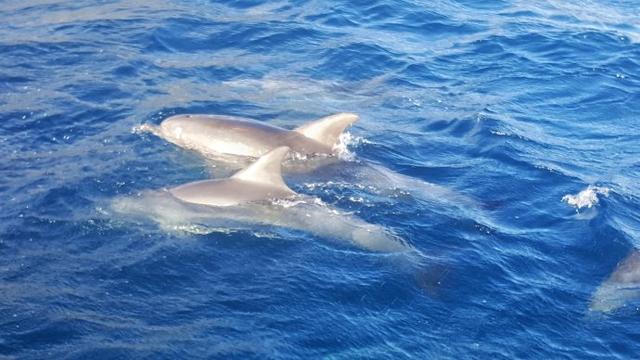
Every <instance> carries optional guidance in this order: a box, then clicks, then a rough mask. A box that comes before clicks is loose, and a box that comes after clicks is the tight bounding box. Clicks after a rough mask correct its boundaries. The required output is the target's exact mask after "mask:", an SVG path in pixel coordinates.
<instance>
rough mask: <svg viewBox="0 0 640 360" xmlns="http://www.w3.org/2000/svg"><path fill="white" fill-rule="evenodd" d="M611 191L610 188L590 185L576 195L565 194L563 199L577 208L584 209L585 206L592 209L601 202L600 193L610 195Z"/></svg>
mask: <svg viewBox="0 0 640 360" xmlns="http://www.w3.org/2000/svg"><path fill="white" fill-rule="evenodd" d="M609 191H610V189H609V188H606V187H600V186H593V185H589V187H587V188H586V189H584V190H582V191H580V192H579V193H577V194H575V195H571V194H567V195H565V196H563V197H562V201H564V202H566V203H567V204H569V205H571V206H573V207H575V208H576V209H582V208H584V207H586V208H588V209H590V208H592V207H594V206H596V205H597V204H598V202H600V199H599V198H598V195H604V196H605V197H606V196H609Z"/></svg>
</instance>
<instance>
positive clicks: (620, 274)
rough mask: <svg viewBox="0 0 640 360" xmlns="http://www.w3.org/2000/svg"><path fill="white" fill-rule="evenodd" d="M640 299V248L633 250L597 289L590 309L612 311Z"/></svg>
mask: <svg viewBox="0 0 640 360" xmlns="http://www.w3.org/2000/svg"><path fill="white" fill-rule="evenodd" d="M637 300H640V250H632V251H631V253H630V254H629V255H628V256H627V257H626V258H625V259H624V260H622V261H621V262H620V263H619V264H618V266H616V268H615V270H614V271H613V273H611V275H610V276H609V277H608V278H607V280H605V281H604V282H603V283H602V284H601V285H600V286H599V287H598V289H597V290H596V292H595V294H594V295H593V297H592V299H591V304H590V305H589V310H591V311H600V312H611V311H614V310H616V309H618V308H621V307H623V306H625V305H626V304H627V303H628V302H629V301H637Z"/></svg>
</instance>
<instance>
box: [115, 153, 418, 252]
mask: <svg viewBox="0 0 640 360" xmlns="http://www.w3.org/2000/svg"><path fill="white" fill-rule="evenodd" d="M288 151H289V149H288V148H287V147H278V148H276V149H274V150H272V151H270V152H268V153H267V154H265V155H263V156H262V157H260V158H259V159H258V160H257V161H256V162H254V163H253V164H252V165H250V166H249V167H247V168H245V169H243V170H241V171H239V172H238V173H236V174H235V175H233V176H231V177H230V178H224V179H215V180H205V181H197V182H192V183H188V184H184V185H180V186H176V187H173V188H170V189H168V190H165V191H149V192H145V193H143V194H141V195H140V196H138V197H135V198H120V199H116V201H114V203H113V209H114V210H115V211H117V212H119V213H123V214H126V215H141V216H148V217H151V218H152V219H154V220H155V221H157V222H158V223H159V224H160V225H161V226H163V227H164V228H169V229H180V230H187V231H189V230H193V231H194V232H200V233H202V232H210V231H209V229H219V228H225V229H250V230H254V229H255V226H249V227H248V226H247V225H266V226H269V225H275V226H281V227H286V228H292V229H298V230H303V231H308V232H310V233H313V234H315V235H319V236H321V237H325V238H329V239H337V240H343V241H348V242H351V243H353V244H355V245H357V246H359V247H362V248H365V249H368V250H373V251H383V252H405V253H411V254H413V255H411V256H413V257H416V255H417V254H418V252H417V250H415V249H414V248H413V247H411V246H409V245H408V244H407V243H406V242H405V241H403V240H402V239H401V238H399V237H398V236H396V235H395V234H393V233H392V232H390V231H389V230H387V229H385V228H384V227H381V226H378V225H374V224H369V223H367V222H365V221H363V220H362V219H359V218H357V217H355V216H352V215H349V214H344V213H341V212H339V211H337V210H335V209H332V208H330V207H329V206H327V205H325V204H323V203H322V202H320V201H319V200H317V199H314V198H309V197H305V196H302V195H299V194H296V193H295V192H294V191H293V190H291V189H290V188H289V187H288V186H287V185H286V184H285V182H284V180H283V179H282V174H281V162H282V159H283V157H284V156H285V155H286V154H287V152H288ZM418 257H419V256H418Z"/></svg>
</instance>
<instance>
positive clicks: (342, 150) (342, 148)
mask: <svg viewBox="0 0 640 360" xmlns="http://www.w3.org/2000/svg"><path fill="white" fill-rule="evenodd" d="M369 143H370V142H369V141H368V140H366V139H365V138H363V137H360V136H354V135H352V134H351V133H350V132H348V131H346V132H343V133H342V134H340V137H339V140H338V143H337V144H336V145H334V147H333V151H334V152H335V153H336V154H337V155H338V157H339V158H340V159H341V160H344V161H355V160H356V155H355V154H354V153H353V152H352V151H351V150H349V147H357V146H359V145H361V144H369Z"/></svg>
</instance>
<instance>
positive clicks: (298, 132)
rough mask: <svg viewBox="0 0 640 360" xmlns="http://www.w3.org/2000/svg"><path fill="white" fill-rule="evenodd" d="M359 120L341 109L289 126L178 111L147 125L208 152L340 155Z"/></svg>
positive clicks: (174, 140) (184, 144)
mask: <svg viewBox="0 0 640 360" xmlns="http://www.w3.org/2000/svg"><path fill="white" fill-rule="evenodd" d="M357 120H358V116H357V115H356V114H352V113H338V114H334V115H330V116H326V117H323V118H321V119H318V120H316V121H312V122H309V123H307V124H304V125H302V126H300V127H298V128H296V129H294V130H287V129H284V128H280V127H277V126H273V125H269V124H266V123H263V122H260V121H254V120H251V119H246V118H241V117H234V116H222V115H175V116H171V117H169V118H167V119H165V120H163V121H162V123H161V124H160V126H158V127H153V126H150V125H144V126H143V127H142V128H141V129H142V130H147V131H151V132H152V133H154V134H156V135H158V136H160V137H161V138H163V139H165V140H167V141H169V142H172V143H174V144H176V145H178V146H181V147H184V148H188V149H191V150H195V151H198V152H200V153H204V154H205V155H206V154H227V155H235V156H250V157H259V156H262V155H264V154H265V153H267V152H269V151H271V150H273V149H275V148H277V147H280V146H287V147H289V148H290V149H291V150H292V151H293V152H295V153H296V154H299V155H303V156H312V155H319V154H321V155H336V146H337V145H338V143H339V138H340V135H341V134H342V132H343V131H344V130H345V129H346V128H347V127H348V126H350V125H351V124H353V123H354V122H356V121H357Z"/></svg>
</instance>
